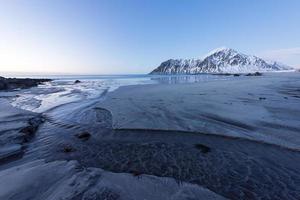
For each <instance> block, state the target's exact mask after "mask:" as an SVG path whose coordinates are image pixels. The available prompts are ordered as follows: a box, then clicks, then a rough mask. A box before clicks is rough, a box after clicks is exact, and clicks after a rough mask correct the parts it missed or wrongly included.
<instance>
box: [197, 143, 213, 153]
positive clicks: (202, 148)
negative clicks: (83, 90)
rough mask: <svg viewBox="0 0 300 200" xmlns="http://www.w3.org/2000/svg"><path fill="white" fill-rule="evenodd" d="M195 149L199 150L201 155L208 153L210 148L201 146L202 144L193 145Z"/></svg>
mask: <svg viewBox="0 0 300 200" xmlns="http://www.w3.org/2000/svg"><path fill="white" fill-rule="evenodd" d="M195 147H196V148H197V149H199V150H201V152H202V153H208V152H210V148H209V147H208V146H205V145H203V144H195Z"/></svg>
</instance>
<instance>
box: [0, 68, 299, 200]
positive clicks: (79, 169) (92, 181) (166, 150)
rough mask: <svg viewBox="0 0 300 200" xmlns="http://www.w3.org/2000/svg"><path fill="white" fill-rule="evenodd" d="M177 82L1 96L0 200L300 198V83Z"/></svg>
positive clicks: (287, 77) (295, 76)
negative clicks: (92, 92) (93, 92)
mask: <svg viewBox="0 0 300 200" xmlns="http://www.w3.org/2000/svg"><path fill="white" fill-rule="evenodd" d="M153 79H156V77H154V78H153ZM182 79H185V77H162V78H160V81H159V82H158V84H144V85H130V86H122V87H120V88H118V89H117V90H114V91H111V92H108V91H109V89H107V88H104V89H103V86H102V87H101V92H99V94H98V93H97V95H98V96H97V95H96V96H93V98H81V99H78V98H76V101H69V100H66V101H65V100H64V101H63V103H61V104H58V102H56V104H55V106H53V105H51V106H50V107H48V108H49V109H45V108H46V107H43V109H38V108H39V106H40V105H46V104H45V103H44V102H43V98H44V99H46V100H49V99H53V97H52V96H51V94H52V93H53V94H55V92H56V91H57V92H61V89H60V88H59V89H57V88H55V89H51V92H50V93H48V94H47V95H44V94H43V95H42V96H39V98H38V99H39V103H38V104H32V102H31V100H28V99H32V98H35V99H37V94H38V95H40V93H41V91H43V90H44V89H43V88H35V89H34V88H33V89H31V90H27V91H25V92H22V91H17V92H2V93H1V95H0V96H1V98H0V109H1V113H0V124H1V127H0V137H1V146H0V199H12V200H14V199H85V200H87V199H112V200H114V199H126V200H127V199H137V200H139V199H153V200H156V199H178V200H179V199H195V200H196V199H197V200H198V199H272V200H273V199H288V200H290V199H291V200H293V199H295V200H296V199H300V175H299V173H298V172H299V171H300V152H299V150H300V139H299V133H300V114H299V113H300V112H299V111H300V91H299V88H300V73H272V74H264V75H263V76H258V77H246V76H239V77H230V78H226V77H225V78H222V77H221V78H219V77H218V78H212V79H209V80H207V81H206V80H205V81H198V79H195V78H194V77H193V78H192V79H193V80H194V81H182ZM187 79H189V78H187ZM84 84H85V83H84V82H83V83H82V85H84ZM82 85H80V84H79V85H77V86H74V87H77V88H80V87H83V86H82ZM67 86H68V87H72V85H71V84H69V85H67ZM84 88H85V90H84V91H85V93H84V94H86V91H88V92H90V90H86V88H87V87H84ZM47 91H49V88H47ZM68 91H74V90H73V89H68ZM99 91H100V90H99ZM63 92H64V93H63V94H62V97H65V96H66V92H65V91H63ZM78 93H80V91H79V89H77V90H76V94H78ZM16 95H18V96H16ZM49 95H50V96H49ZM67 95H70V94H67ZM73 95H74V93H72V94H71V95H70V96H73ZM54 96H55V98H57V99H59V97H60V95H57V94H55V95H54ZM28 97H30V98H28ZM42 97H43V98H42ZM15 99H26V102H29V105H30V106H29V107H28V106H27V105H26V106H25V107H24V108H30V109H28V110H31V111H28V110H23V109H21V108H20V107H23V106H24V105H25V101H23V105H21V106H16V105H20V101H18V103H15ZM57 101H58V100H57ZM12 105H14V106H12ZM32 111H40V112H32Z"/></svg>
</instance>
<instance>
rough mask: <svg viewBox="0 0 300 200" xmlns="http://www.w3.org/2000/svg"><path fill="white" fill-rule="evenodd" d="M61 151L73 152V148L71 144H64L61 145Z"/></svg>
mask: <svg viewBox="0 0 300 200" xmlns="http://www.w3.org/2000/svg"><path fill="white" fill-rule="evenodd" d="M63 151H64V152H65V153H70V152H74V151H75V149H74V148H73V147H72V146H71V145H66V146H64V147H63Z"/></svg>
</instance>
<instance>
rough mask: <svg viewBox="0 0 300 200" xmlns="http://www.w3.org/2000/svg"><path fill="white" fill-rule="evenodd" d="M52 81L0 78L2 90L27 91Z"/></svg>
mask: <svg viewBox="0 0 300 200" xmlns="http://www.w3.org/2000/svg"><path fill="white" fill-rule="evenodd" d="M49 81H51V79H29V78H4V77H0V90H12V89H17V88H20V89H25V88H30V87H35V86H38V85H39V84H42V83H44V82H49Z"/></svg>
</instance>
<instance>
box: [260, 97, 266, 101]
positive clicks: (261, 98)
mask: <svg viewBox="0 0 300 200" xmlns="http://www.w3.org/2000/svg"><path fill="white" fill-rule="evenodd" d="M266 99H267V98H266V97H259V100H266Z"/></svg>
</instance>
